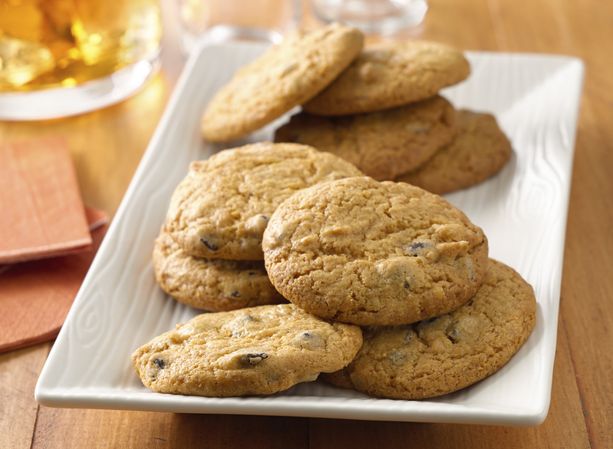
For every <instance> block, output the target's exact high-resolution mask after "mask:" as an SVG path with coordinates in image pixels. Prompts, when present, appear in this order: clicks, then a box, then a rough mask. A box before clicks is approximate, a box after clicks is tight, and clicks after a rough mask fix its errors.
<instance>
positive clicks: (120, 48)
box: [0, 0, 161, 120]
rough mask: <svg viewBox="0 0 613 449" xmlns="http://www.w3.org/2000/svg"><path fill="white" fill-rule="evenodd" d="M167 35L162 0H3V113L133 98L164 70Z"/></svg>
mask: <svg viewBox="0 0 613 449" xmlns="http://www.w3.org/2000/svg"><path fill="white" fill-rule="evenodd" d="M160 37H161V20H160V7H159V3H158V0H122V1H102V0H0V119H4V120H37V119H47V118H55V117H64V116H69V115H74V114H78V113H82V112H86V111H90V110H93V109H97V108H100V107H104V106H107V105H109V104H113V103H116V102H118V101H120V100H122V99H124V98H126V97H127V96H129V95H130V94H132V93H134V92H135V91H136V90H137V89H138V88H139V87H140V86H141V85H142V84H143V83H144V82H145V81H146V79H147V78H148V77H149V76H150V75H151V74H152V73H153V72H154V71H155V69H156V68H157V60H158V56H159V46H160Z"/></svg>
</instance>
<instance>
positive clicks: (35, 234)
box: [0, 139, 92, 264]
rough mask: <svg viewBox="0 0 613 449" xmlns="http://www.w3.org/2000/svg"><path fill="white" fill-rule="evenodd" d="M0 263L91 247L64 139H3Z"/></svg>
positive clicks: (0, 162)
mask: <svg viewBox="0 0 613 449" xmlns="http://www.w3.org/2000/svg"><path fill="white" fill-rule="evenodd" d="M0 207H1V208H2V210H0V264H5V263H14V262H21V261H25V260H34V259H42V258H46V257H52V256H58V255H63V254H68V253H71V252H75V251H82V250H84V249H87V248H88V247H89V246H91V244H92V239H91V236H90V233H89V229H88V226H87V221H86V218H85V213H84V211H83V202H82V200H81V195H80V193H79V187H78V184H77V179H76V175H75V171H74V167H73V165H72V159H71V157H70V153H69V151H68V148H67V147H66V145H65V143H64V142H63V141H62V140H60V139H43V140H31V141H23V142H14V143H2V144H0Z"/></svg>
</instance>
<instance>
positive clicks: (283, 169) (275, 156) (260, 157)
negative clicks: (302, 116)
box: [165, 142, 361, 260]
mask: <svg viewBox="0 0 613 449" xmlns="http://www.w3.org/2000/svg"><path fill="white" fill-rule="evenodd" d="M360 174H361V172H360V171H359V170H358V169H357V168H355V167H354V166H353V165H351V164H350V163H349V162H346V161H344V160H343V159H341V158H339V157H336V156H334V155H332V154H330V153H325V152H322V151H317V150H315V149H314V148H311V147H309V146H306V145H297V144H272V143H267V142H263V143H258V144H252V145H246V146H244V147H240V148H234V149H230V150H225V151H221V152H219V153H217V154H215V155H213V156H211V157H210V158H209V159H207V160H205V161H196V162H192V164H191V166H190V170H189V173H188V175H187V177H186V178H185V179H184V180H183V181H182V182H181V183H180V184H179V186H178V187H177V189H176V190H175V192H174V194H173V197H172V199H171V201H170V208H169V210H168V214H167V217H166V225H165V226H166V230H167V232H169V233H170V235H171V236H172V238H173V239H174V240H175V241H176V242H177V243H179V245H180V246H181V247H182V248H183V250H184V251H185V252H186V253H187V254H189V255H191V256H195V257H204V258H209V259H230V260H262V259H263V254H262V234H263V233H264V229H265V228H266V225H267V224H268V219H269V217H270V216H271V214H272V213H273V212H274V210H275V209H276V208H277V206H278V205H279V204H280V203H281V202H282V201H283V200H284V199H285V198H287V197H289V196H290V195H291V194H292V193H294V192H296V191H298V190H300V189H303V188H305V187H309V186H311V185H313V184H316V183H318V182H323V181H329V180H334V179H340V178H346V177H350V176H360Z"/></svg>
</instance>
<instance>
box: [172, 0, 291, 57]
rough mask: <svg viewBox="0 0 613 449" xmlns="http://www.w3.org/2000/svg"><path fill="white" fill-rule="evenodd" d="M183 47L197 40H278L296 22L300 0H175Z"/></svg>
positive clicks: (273, 41)
mask: <svg viewBox="0 0 613 449" xmlns="http://www.w3.org/2000/svg"><path fill="white" fill-rule="evenodd" d="M179 16H180V20H181V24H182V27H183V30H182V44H183V49H184V50H185V51H186V52H189V51H190V50H191V49H192V48H193V47H194V45H195V43H196V41H198V40H205V41H208V42H223V41H232V40H248V41H263V42H270V43H278V42H280V41H281V39H282V38H283V34H285V33H287V32H288V31H291V30H293V29H295V28H296V27H297V26H298V25H299V22H300V17H301V1H300V0H281V1H279V0H249V1H239V0H179Z"/></svg>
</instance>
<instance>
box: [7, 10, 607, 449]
mask: <svg viewBox="0 0 613 449" xmlns="http://www.w3.org/2000/svg"><path fill="white" fill-rule="evenodd" d="M167 3H170V2H169V1H168V2H167ZM167 25H168V24H167ZM412 34H413V35H419V36H420V37H424V38H429V39H434V40H439V41H442V42H448V43H451V44H453V45H456V46H458V47H461V48H465V49H475V50H501V51H525V52H548V53H563V54H570V55H575V56H578V57H581V58H583V59H584V61H585V62H586V69H587V71H586V81H585V88H584V96H583V102H582V106H581V116H580V122H579V132H578V137H577V144H576V156H575V164H574V171H573V184H572V192H571V200H570V210H569V217H568V230H567V240H566V253H565V261H564V275H563V281H562V298H561V319H560V322H559V329H558V346H557V353H556V362H555V371H554V379H553V395H552V402H551V409H550V412H549V416H548V418H547V420H546V421H545V423H544V424H542V425H541V426H539V427H533V428H506V427H487V426H466V425H445V424H410V423H382V422H358V421H340V420H324V419H300V418H274V417H240V416H215V415H179V414H171V413H149V412H123V411H100V410H68V409H52V408H47V407H41V406H39V405H37V404H36V402H35V401H34V398H33V391H34V385H35V383H36V379H37V378H38V374H39V372H40V370H41V367H42V365H43V363H44V361H45V358H46V357H47V354H48V352H49V349H50V347H51V344H41V345H38V346H34V347H31V348H29V349H23V350H19V351H14V352H10V353H7V354H5V355H2V356H0V404H1V405H0V448H18V449H21V448H28V447H33V448H64V449H67V448H88V447H95V448H102V447H104V448H107V447H108V448H128V447H137V448H141V447H142V448H166V447H177V448H191V447H194V448H195V447H207V448H209V447H211V448H216V447H224V448H233V447H236V448H240V447H250V448H256V447H262V448H269V447H279V448H302V447H315V448H328V447H330V448H338V447H368V446H373V447H377V448H381V449H383V448H388V447H390V448H391V447H395V446H402V447H415V448H471V449H476V448H492V447H501V448H532V447H534V448H556V449H558V448H573V449H574V448H587V447H592V448H602V449H608V448H612V447H613V350H611V348H610V347H609V345H610V344H611V343H613V341H612V340H613V339H612V338H611V337H612V335H613V331H612V328H613V302H612V301H611V295H612V294H613V276H612V275H613V256H612V254H613V230H612V229H611V228H612V225H613V177H612V175H611V171H612V170H613V76H612V75H611V72H612V71H613V58H612V57H611V42H612V40H613V2H608V1H598V0H582V1H577V0H539V1H534V0H513V1H511V0H462V1H458V0H430V11H429V13H428V16H427V20H426V22H425V24H424V25H423V27H422V28H421V29H420V30H418V31H416V32H412ZM168 35H169V36H170V37H169V38H167V39H166V42H165V47H166V48H165V50H166V54H165V56H164V63H165V67H164V71H163V72H162V74H161V75H160V76H158V77H157V78H155V79H154V80H152V81H151V82H150V83H149V84H148V86H147V87H146V88H145V89H144V90H143V91H142V92H141V93H139V94H138V95H137V96H135V97H134V98H132V99H130V100H129V101H126V102H124V103H122V104H120V105H117V106H114V107H110V108H107V109H105V110H102V111H98V112H94V113H91V114H87V115H83V116H80V117H76V118H71V119H66V120H56V121H50V122H45V123H36V124H32V123H17V124H15V123H0V140H7V139H16V138H23V137H34V136H36V137H39V136H44V135H51V134H61V135H63V136H65V137H66V138H67V139H68V142H69V144H70V149H71V151H72V154H73V157H74V162H75V164H76V167H77V170H78V176H79V182H80V185H81V189H82V193H83V196H84V198H85V201H86V202H87V203H88V204H90V205H92V206H95V207H100V208H104V209H106V210H107V211H109V212H113V211H114V210H115V209H116V208H117V206H118V204H119V202H120V200H121V197H122V196H123V194H124V192H125V190H126V188H127V185H128V183H129V181H130V178H131V176H132V174H133V172H134V170H135V168H136V166H137V164H138V162H139V159H140V157H141V155H142V153H143V151H144V149H145V147H146V145H147V142H148V140H149V138H150V137H151V134H152V132H153V130H154V128H155V126H156V124H157V122H158V119H159V117H160V115H161V113H162V111H163V109H164V105H165V103H166V100H167V98H168V95H169V93H170V91H171V88H172V85H173V84H174V81H175V80H176V76H177V73H178V70H179V68H180V65H181V64H182V58H181V57H180V56H178V55H179V53H178V50H177V42H176V39H175V38H174V37H172V36H173V33H169V34H168ZM174 36H176V34H174ZM560 95H564V92H560Z"/></svg>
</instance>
